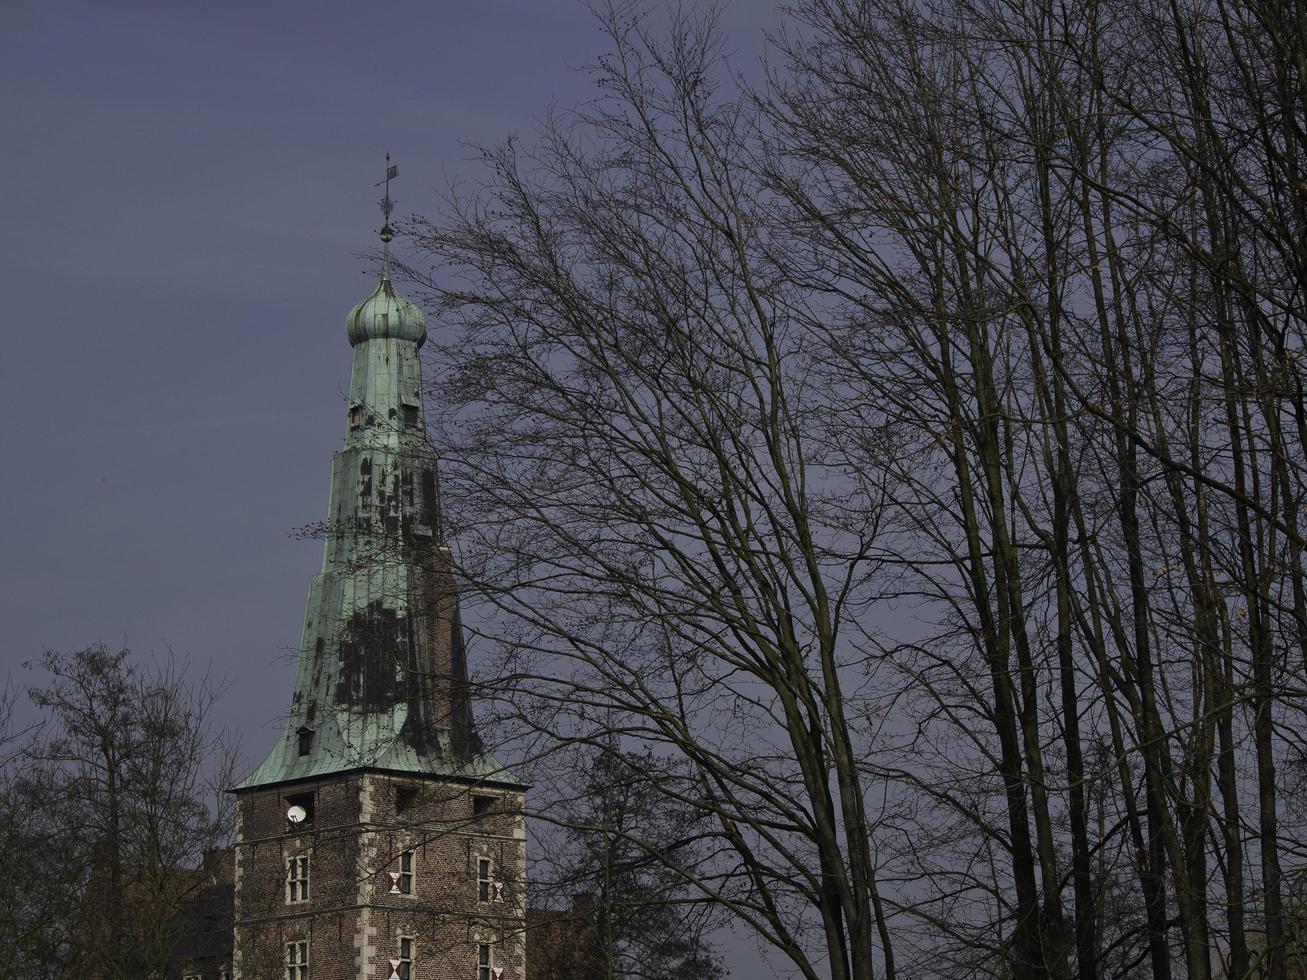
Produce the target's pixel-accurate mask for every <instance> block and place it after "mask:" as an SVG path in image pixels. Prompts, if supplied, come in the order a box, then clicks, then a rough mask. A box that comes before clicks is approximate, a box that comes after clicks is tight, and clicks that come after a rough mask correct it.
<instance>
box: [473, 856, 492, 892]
mask: <svg viewBox="0 0 1307 980" xmlns="http://www.w3.org/2000/svg"><path fill="white" fill-rule="evenodd" d="M490 871H491V864H490V858H479V859H477V901H478V902H488V901H490V899H491V898H492V897H493V893H494V881H493V879H492V878H491V877H490Z"/></svg>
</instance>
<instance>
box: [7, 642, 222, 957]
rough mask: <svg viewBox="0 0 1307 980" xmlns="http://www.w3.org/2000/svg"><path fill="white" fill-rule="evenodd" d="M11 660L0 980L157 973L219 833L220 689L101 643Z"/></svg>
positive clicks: (172, 949) (175, 942) (186, 926)
mask: <svg viewBox="0 0 1307 980" xmlns="http://www.w3.org/2000/svg"><path fill="white" fill-rule="evenodd" d="M27 666H28V667H29V668H30V669H31V670H32V673H31V674H30V675H29V676H30V677H31V678H32V680H33V681H34V682H35V683H33V685H32V686H31V687H30V688H29V689H27V690H26V691H25V692H24V694H25V696H26V699H27V701H28V707H27V708H26V709H23V708H22V707H21V705H20V704H19V702H18V699H19V693H18V691H17V689H15V688H14V687H12V686H11V687H9V688H7V689H6V691H5V693H4V696H3V697H0V976H3V977H32V978H41V980H60V978H70V980H71V978H78V980H86V978H93V980H118V978H132V980H138V978H146V977H158V978H165V977H170V976H172V975H173V973H174V972H175V971H174V970H173V967H175V965H176V961H177V950H178V946H179V943H180V942H183V941H185V939H186V938H188V937H186V936H184V935H183V933H185V932H187V931H188V930H189V931H191V932H193V931H194V924H193V923H190V922H189V921H188V920H187V919H186V918H185V916H183V915H182V914H181V913H182V912H183V910H184V909H185V908H186V907H187V905H188V904H189V903H192V902H194V900H195V899H196V897H197V895H198V894H199V893H200V891H201V890H202V889H203V888H204V887H205V884H206V882H205V879H204V876H203V875H202V874H201V868H202V862H203V859H204V856H205V853H206V852H207V851H209V850H210V849H212V848H215V847H219V846H221V845H223V844H225V843H227V842H228V841H229V840H230V838H231V834H232V830H233V821H232V814H231V811H230V808H229V807H228V806H227V805H226V799H227V793H226V790H227V788H228V787H229V786H230V782H231V781H230V776H231V772H230V761H231V758H232V752H231V746H230V743H229V742H228V741H227V740H226V739H225V737H224V734H223V732H222V731H221V730H220V729H219V728H218V727H217V725H216V722H215V715H216V712H215V705H216V704H217V703H218V700H219V697H220V695H221V693H222V688H221V685H218V684H215V683H213V681H212V679H211V678H209V677H202V678H198V679H197V678H195V677H192V676H189V675H188V674H187V672H186V670H185V669H184V667H183V666H182V665H180V664H177V663H172V662H162V663H149V662H143V661H141V660H139V659H138V658H133V657H132V655H131V653H130V651H128V650H125V649H124V650H117V651H115V650H111V649H110V648H108V647H106V646H104V645H102V644H97V645H93V646H91V647H88V648H86V649H83V650H79V651H77V652H75V653H70V654H61V653H55V652H48V653H46V654H45V655H44V656H43V657H42V658H41V659H40V660H39V661H37V662H35V663H32V664H29V665H27ZM32 709H35V712H34V711H33V710H32ZM33 716H35V719H36V720H35V721H33V722H32V723H31V724H27V725H24V724H21V723H20V721H19V719H20V718H29V717H33Z"/></svg>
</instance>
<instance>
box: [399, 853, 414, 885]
mask: <svg viewBox="0 0 1307 980" xmlns="http://www.w3.org/2000/svg"><path fill="white" fill-rule="evenodd" d="M414 863H415V861H414V853H413V851H403V852H402V853H401V854H400V855H399V881H397V882H395V887H397V888H398V889H399V893H400V894H401V895H412V894H413V865H414Z"/></svg>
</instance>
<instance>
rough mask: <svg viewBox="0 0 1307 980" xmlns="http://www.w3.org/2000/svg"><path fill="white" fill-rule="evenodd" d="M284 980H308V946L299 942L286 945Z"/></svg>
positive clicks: (305, 942) (303, 942) (302, 941)
mask: <svg viewBox="0 0 1307 980" xmlns="http://www.w3.org/2000/svg"><path fill="white" fill-rule="evenodd" d="M286 980H309V944H308V942H307V940H302V939H301V940H299V941H297V942H293V943H287V944H286Z"/></svg>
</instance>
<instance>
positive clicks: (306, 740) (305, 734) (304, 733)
mask: <svg viewBox="0 0 1307 980" xmlns="http://www.w3.org/2000/svg"><path fill="white" fill-rule="evenodd" d="M296 734H297V735H298V736H299V751H300V755H302V756H304V755H308V754H309V753H310V752H312V751H313V729H312V728H301V729H300V730H299V731H298V732H297V733H296Z"/></svg>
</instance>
